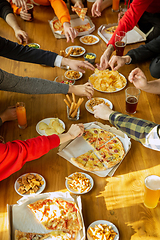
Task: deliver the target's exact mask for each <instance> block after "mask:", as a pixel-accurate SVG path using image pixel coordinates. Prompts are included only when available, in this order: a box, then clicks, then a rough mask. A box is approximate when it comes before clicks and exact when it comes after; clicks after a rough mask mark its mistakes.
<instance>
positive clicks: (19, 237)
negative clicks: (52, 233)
mask: <svg viewBox="0 0 160 240" xmlns="http://www.w3.org/2000/svg"><path fill="white" fill-rule="evenodd" d="M47 236H48V233H29V232H22V231H19V230H17V229H16V230H15V240H41V239H42V238H44V237H47Z"/></svg>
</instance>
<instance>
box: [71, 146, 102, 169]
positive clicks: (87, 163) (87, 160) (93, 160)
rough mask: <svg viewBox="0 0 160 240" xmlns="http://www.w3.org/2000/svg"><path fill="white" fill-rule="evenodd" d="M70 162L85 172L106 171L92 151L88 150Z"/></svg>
mask: <svg viewBox="0 0 160 240" xmlns="http://www.w3.org/2000/svg"><path fill="white" fill-rule="evenodd" d="M71 162H72V163H73V164H75V165H76V166H77V167H80V168H83V169H84V170H87V171H103V170H106V168H105V167H104V165H103V164H102V162H101V161H100V160H99V159H98V157H97V156H96V155H95V154H94V152H93V150H90V151H88V152H86V153H84V154H82V155H80V156H78V157H76V158H71Z"/></svg>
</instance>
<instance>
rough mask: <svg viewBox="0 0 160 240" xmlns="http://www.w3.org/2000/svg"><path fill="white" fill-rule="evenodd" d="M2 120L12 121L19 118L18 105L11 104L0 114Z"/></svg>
mask: <svg viewBox="0 0 160 240" xmlns="http://www.w3.org/2000/svg"><path fill="white" fill-rule="evenodd" d="M0 117H1V119H2V122H3V123H4V122H6V121H12V120H16V119H17V113H16V107H15V106H10V107H8V108H7V109H6V110H5V111H4V112H2V113H1V114H0Z"/></svg>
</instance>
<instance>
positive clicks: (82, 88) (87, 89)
mask: <svg viewBox="0 0 160 240" xmlns="http://www.w3.org/2000/svg"><path fill="white" fill-rule="evenodd" d="M68 93H74V94H75V95H78V96H86V97H87V98H88V99H91V98H92V96H93V93H94V89H93V86H92V84H91V83H89V82H87V83H85V84H83V85H69V90H68Z"/></svg>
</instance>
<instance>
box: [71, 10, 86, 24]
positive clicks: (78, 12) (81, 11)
mask: <svg viewBox="0 0 160 240" xmlns="http://www.w3.org/2000/svg"><path fill="white" fill-rule="evenodd" d="M71 8H72V11H75V12H76V13H77V15H78V16H79V17H80V19H82V21H84V19H85V16H86V13H87V10H88V9H87V8H79V7H73V6H71Z"/></svg>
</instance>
